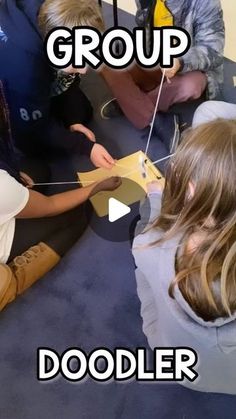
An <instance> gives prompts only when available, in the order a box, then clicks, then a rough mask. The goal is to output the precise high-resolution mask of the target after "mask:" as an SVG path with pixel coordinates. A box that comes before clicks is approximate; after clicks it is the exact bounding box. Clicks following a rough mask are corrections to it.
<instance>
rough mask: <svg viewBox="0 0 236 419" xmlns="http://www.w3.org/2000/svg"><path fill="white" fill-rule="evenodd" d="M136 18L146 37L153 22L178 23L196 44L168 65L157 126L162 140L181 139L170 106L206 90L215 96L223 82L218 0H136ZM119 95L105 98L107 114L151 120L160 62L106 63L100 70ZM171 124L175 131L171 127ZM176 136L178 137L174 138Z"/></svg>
mask: <svg viewBox="0 0 236 419" xmlns="http://www.w3.org/2000/svg"><path fill="white" fill-rule="evenodd" d="M137 4H138V12H137V23H138V24H139V25H140V26H144V27H146V30H147V34H148V36H147V38H148V39H150V29H151V28H153V27H165V26H178V27H181V28H183V29H185V30H186V31H187V32H188V33H189V34H190V37H191V48H190V50H189V51H188V52H187V53H186V54H185V55H184V56H183V57H181V58H179V59H175V61H174V66H173V68H171V69H167V70H166V73H165V74H166V77H167V78H168V80H167V79H166V81H165V83H164V85H163V91H162V95H161V98H160V103H159V111H160V112H159V115H158V118H157V121H156V124H155V130H156V133H157V135H158V136H159V139H160V140H163V141H164V139H165V136H166V135H167V137H168V136H169V135H171V136H172V138H170V140H171V147H170V148H174V143H175V142H178V137H179V134H178V135H176V132H177V128H178V127H177V118H176V116H174V115H169V114H167V113H166V112H168V111H169V109H170V107H171V106H172V105H174V104H176V103H181V102H186V101H189V100H193V99H198V98H200V97H201V96H202V94H203V93H204V92H205V91H206V93H207V97H208V98H209V99H213V98H215V97H216V96H217V95H218V94H219V92H220V88H221V85H222V83H223V50H224V39H225V35H224V22H223V17H222V9H221V5H220V1H219V0H209V1H205V0H192V1H188V0H154V1H153V0H141V1H137ZM101 74H102V76H103V77H104V79H105V81H106V83H107V84H108V86H109V88H110V89H111V92H112V94H113V96H114V98H115V99H113V100H111V101H109V102H107V103H105V104H104V106H103V107H102V110H101V114H102V117H103V118H104V119H106V118H111V117H114V116H116V115H120V114H121V111H122V112H123V113H124V114H125V116H126V117H127V118H128V119H129V121H130V122H131V123H132V124H133V125H134V126H135V127H136V128H138V129H143V128H146V127H147V126H148V125H149V124H150V123H151V121H152V116H153V113H154V109H155V103H156V99H157V96H158V92H159V84H160V81H161V77H162V72H161V69H160V68H155V69H151V70H150V69H145V68H141V67H140V66H138V65H136V64H135V65H133V66H131V67H130V68H129V69H128V70H127V71H114V70H111V69H109V68H107V67H104V68H103V69H102V71H101ZM169 127H170V133H166V130H167V129H169ZM174 136H176V138H174Z"/></svg>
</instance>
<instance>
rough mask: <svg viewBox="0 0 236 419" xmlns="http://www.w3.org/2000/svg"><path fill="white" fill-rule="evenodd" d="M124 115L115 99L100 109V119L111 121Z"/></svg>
mask: <svg viewBox="0 0 236 419" xmlns="http://www.w3.org/2000/svg"><path fill="white" fill-rule="evenodd" d="M122 115H124V113H123V111H122V109H121V108H120V105H119V103H118V102H117V99H115V98H114V99H111V100H109V101H108V102H106V103H104V105H103V106H102V107H101V117H102V119H111V118H117V117H118V116H122Z"/></svg>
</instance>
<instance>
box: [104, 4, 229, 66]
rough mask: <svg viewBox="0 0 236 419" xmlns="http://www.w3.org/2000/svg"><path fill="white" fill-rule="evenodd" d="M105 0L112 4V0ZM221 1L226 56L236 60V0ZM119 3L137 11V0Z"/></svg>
mask: <svg viewBox="0 0 236 419" xmlns="http://www.w3.org/2000/svg"><path fill="white" fill-rule="evenodd" d="M105 1H106V3H110V4H112V0H105ZM205 1H207V0H205ZM221 3H222V7H223V10H224V19H225V23H226V48H225V56H226V57H227V58H230V59H231V60H234V61H236V0H221ZM118 5H119V7H120V8H121V9H123V10H125V11H127V12H129V13H135V10H136V5H135V0H118Z"/></svg>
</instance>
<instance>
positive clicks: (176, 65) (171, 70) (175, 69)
mask: <svg viewBox="0 0 236 419" xmlns="http://www.w3.org/2000/svg"><path fill="white" fill-rule="evenodd" d="M180 68H181V62H180V60H179V59H178V58H174V64H173V67H172V68H166V69H164V68H162V72H163V71H165V76H166V77H167V79H169V80H170V79H172V78H173V77H174V76H176V74H177V73H178V71H179V70H180Z"/></svg>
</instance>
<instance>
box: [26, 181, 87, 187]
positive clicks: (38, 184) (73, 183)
mask: <svg viewBox="0 0 236 419" xmlns="http://www.w3.org/2000/svg"><path fill="white" fill-rule="evenodd" d="M85 183H86V184H88V185H91V184H92V183H95V181H93V180H90V181H84V182H80V181H79V180H75V181H73V182H50V183H34V184H33V186H61V185H76V184H80V185H84V184H85Z"/></svg>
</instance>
